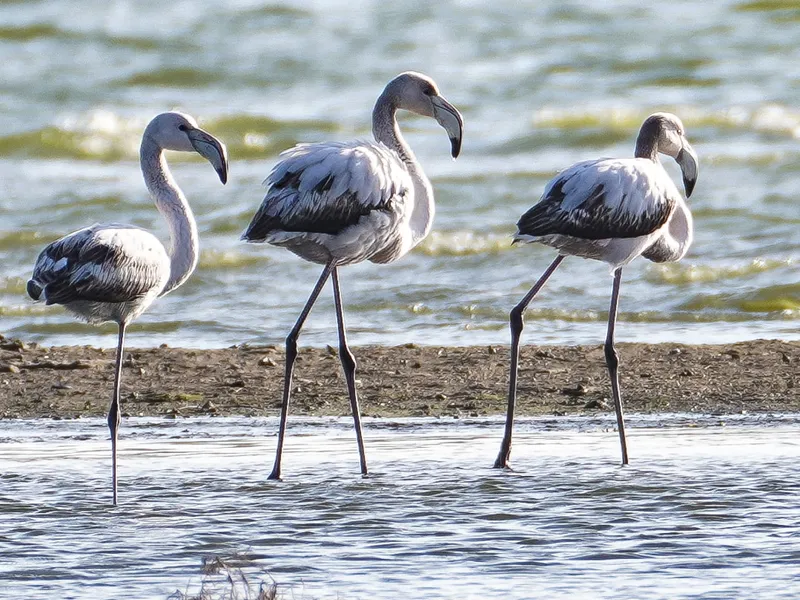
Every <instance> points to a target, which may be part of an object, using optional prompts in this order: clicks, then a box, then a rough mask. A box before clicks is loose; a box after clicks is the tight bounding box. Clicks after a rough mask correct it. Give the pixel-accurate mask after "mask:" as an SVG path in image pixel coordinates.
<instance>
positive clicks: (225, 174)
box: [217, 165, 228, 185]
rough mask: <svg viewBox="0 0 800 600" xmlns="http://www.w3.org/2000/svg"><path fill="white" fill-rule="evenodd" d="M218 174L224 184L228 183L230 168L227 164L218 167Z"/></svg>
mask: <svg viewBox="0 0 800 600" xmlns="http://www.w3.org/2000/svg"><path fill="white" fill-rule="evenodd" d="M217 175H219V180H220V181H221V182H222V185H225V184H226V183H228V168H227V165H226V166H225V167H222V168H219V169H217Z"/></svg>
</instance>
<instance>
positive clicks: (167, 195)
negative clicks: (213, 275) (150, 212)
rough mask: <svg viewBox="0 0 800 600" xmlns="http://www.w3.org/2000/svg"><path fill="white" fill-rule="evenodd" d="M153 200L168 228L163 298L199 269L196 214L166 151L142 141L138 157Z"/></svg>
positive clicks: (153, 143) (150, 142) (144, 140)
mask: <svg viewBox="0 0 800 600" xmlns="http://www.w3.org/2000/svg"><path fill="white" fill-rule="evenodd" d="M139 158H140V162H141V166H142V175H144V182H145V184H146V185H147V190H148V191H149V192H150V197H151V198H152V199H153V202H154V203H155V205H156V208H157V209H158V212H160V213H161V214H162V215H163V216H164V219H165V220H166V221H167V226H168V227H169V237H170V246H169V249H168V251H167V252H168V254H169V258H170V273H169V279H168V280H167V284H166V285H165V286H164V289H163V290H162V292H161V295H164V294H167V293H168V292H170V291H172V290H174V289H175V288H176V287H178V286H179V285H181V284H182V283H183V282H184V281H186V279H187V278H188V277H189V275H191V274H192V271H194V269H195V267H196V266H197V258H198V256H199V254H200V244H199V237H198V234H197V224H196V223H195V220H194V214H192V209H191V207H190V206H189V203H188V202H187V201H186V197H185V196H184V195H183V192H182V191H181V189H180V188H179V187H178V184H177V183H176V182H175V179H174V178H173V177H172V173H171V172H170V170H169V166H168V165H167V159H166V157H165V156H164V150H163V148H161V146H159V145H158V144H157V143H156V142H155V141H154V140H152V138H149V137H145V138H144V139H143V140H142V147H141V152H140V154H139Z"/></svg>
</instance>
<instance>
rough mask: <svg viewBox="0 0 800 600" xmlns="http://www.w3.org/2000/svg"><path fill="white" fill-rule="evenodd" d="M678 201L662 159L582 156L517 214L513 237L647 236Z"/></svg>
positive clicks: (664, 221)
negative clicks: (529, 206) (526, 210)
mask: <svg viewBox="0 0 800 600" xmlns="http://www.w3.org/2000/svg"><path fill="white" fill-rule="evenodd" d="M679 201H680V193H679V192H678V189H677V188H676V187H675V184H674V183H673V182H672V180H671V179H670V178H669V176H668V175H667V174H666V172H665V171H664V170H663V168H662V167H661V165H659V164H657V163H654V162H652V161H650V160H646V159H637V158H633V159H601V160H592V161H585V162H580V163H577V164H575V165H573V166H571V167H570V168H568V169H565V170H564V171H563V172H561V173H560V174H559V175H558V176H557V177H556V178H555V179H553V180H552V181H551V182H550V183H549V184H548V186H547V188H546V189H545V191H544V194H543V195H542V198H541V200H540V201H539V202H538V203H537V204H536V205H535V206H533V208H531V209H530V210H529V211H528V212H526V213H525V214H524V215H522V217H521V218H520V220H519V222H518V223H517V227H518V228H519V231H518V233H517V234H516V236H515V237H516V239H520V240H531V239H532V238H537V237H541V236H547V235H564V236H570V237H574V238H582V239H587V240H599V239H608V238H634V237H640V236H645V235H649V234H651V233H653V232H654V231H656V230H658V229H660V228H661V227H662V226H664V224H665V223H667V221H668V220H669V218H670V215H671V214H672V212H673V211H674V210H675V206H676V205H677V203H678V202H679Z"/></svg>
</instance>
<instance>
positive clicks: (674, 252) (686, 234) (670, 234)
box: [642, 198, 694, 263]
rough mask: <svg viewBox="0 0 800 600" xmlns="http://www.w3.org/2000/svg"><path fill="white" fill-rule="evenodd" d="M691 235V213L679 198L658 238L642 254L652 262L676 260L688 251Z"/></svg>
mask: <svg viewBox="0 0 800 600" xmlns="http://www.w3.org/2000/svg"><path fill="white" fill-rule="evenodd" d="M693 237H694V226H693V223H692V213H691V212H690V211H689V207H688V206H687V205H686V202H685V201H684V199H683V198H681V199H680V201H679V202H678V205H677V206H676V207H675V210H674V211H673V213H672V216H671V217H670V220H669V221H668V222H667V225H666V227H664V229H663V230H662V233H661V235H660V236H659V238H658V239H657V240H656V241H655V242H654V243H653V245H652V246H650V247H649V248H648V249H647V250H646V251H645V252H643V253H642V255H643V256H644V257H645V258H647V259H649V260H652V261H653V262H659V263H660V262H675V261H678V260H680V259H682V258H683V257H684V256H685V255H686V252H688V250H689V246H691V245H692V239H693Z"/></svg>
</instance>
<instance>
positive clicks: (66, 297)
mask: <svg viewBox="0 0 800 600" xmlns="http://www.w3.org/2000/svg"><path fill="white" fill-rule="evenodd" d="M169 270H170V266H169V258H168V257H167V254H166V252H165V250H164V247H163V245H162V244H161V242H159V240H158V238H156V237H155V236H154V235H152V234H151V233H149V232H147V231H145V230H143V229H139V228H137V227H132V226H129V225H116V224H111V225H92V226H91V227H87V228H85V229H81V230H78V231H76V232H74V233H71V234H70V235H67V236H65V237H63V238H61V239H59V240H56V241H55V242H53V243H52V244H49V245H48V246H47V247H46V248H45V249H44V250H42V252H41V253H40V254H39V258H38V259H37V261H36V266H35V267H34V270H33V276H32V277H31V280H30V281H29V282H28V293H29V294H30V295H31V297H33V298H34V300H39V299H41V298H42V296H43V297H44V300H45V301H46V302H47V304H69V303H71V302H77V301H85V302H107V303H117V302H132V301H135V300H137V299H140V298H142V297H144V296H145V295H147V294H148V293H152V292H154V290H156V289H157V290H159V291H160V289H161V288H163V287H164V285H165V284H166V281H167V279H168V278H169ZM156 293H157V292H156Z"/></svg>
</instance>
